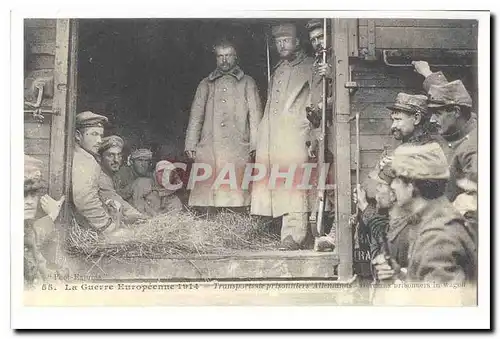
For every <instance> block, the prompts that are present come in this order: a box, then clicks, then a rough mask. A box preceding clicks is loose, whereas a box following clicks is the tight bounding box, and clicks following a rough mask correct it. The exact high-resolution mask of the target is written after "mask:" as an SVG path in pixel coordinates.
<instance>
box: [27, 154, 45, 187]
mask: <svg viewBox="0 0 500 339" xmlns="http://www.w3.org/2000/svg"><path fill="white" fill-rule="evenodd" d="M42 167H43V161H41V160H38V159H35V158H33V157H31V156H29V155H26V154H25V155H24V191H25V192H29V191H35V190H38V189H40V188H43V187H44V183H43V182H42Z"/></svg>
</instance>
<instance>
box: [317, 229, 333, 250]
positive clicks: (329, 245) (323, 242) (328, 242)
mask: <svg viewBox="0 0 500 339" xmlns="http://www.w3.org/2000/svg"><path fill="white" fill-rule="evenodd" d="M336 232H337V227H336V225H335V224H333V225H332V229H331V230H330V232H329V233H328V234H327V235H323V236H321V237H318V238H316V239H314V250H315V251H316V252H331V251H333V250H334V249H335V243H336V241H337V234H336Z"/></svg>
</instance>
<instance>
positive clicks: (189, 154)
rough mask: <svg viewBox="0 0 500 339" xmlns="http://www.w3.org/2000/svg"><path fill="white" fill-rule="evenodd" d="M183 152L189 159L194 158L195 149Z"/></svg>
mask: <svg viewBox="0 0 500 339" xmlns="http://www.w3.org/2000/svg"><path fill="white" fill-rule="evenodd" d="M185 153H186V156H187V157H188V158H189V159H190V160H194V159H195V158H196V151H186V152H185Z"/></svg>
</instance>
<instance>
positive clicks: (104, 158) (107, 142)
mask: <svg viewBox="0 0 500 339" xmlns="http://www.w3.org/2000/svg"><path fill="white" fill-rule="evenodd" d="M122 151H123V139H122V138H120V137H119V136H116V135H111V136H109V137H105V138H103V139H102V143H101V146H100V148H99V154H100V156H101V167H102V171H101V175H100V177H99V196H100V197H101V200H102V201H104V203H105V205H106V206H110V207H113V209H114V211H115V213H121V214H122V215H123V217H124V219H123V221H124V222H125V223H133V222H134V221H136V220H137V219H140V218H144V216H143V215H142V214H141V213H139V211H137V210H136V209H135V208H134V207H132V206H131V205H130V204H129V203H128V202H126V201H125V200H124V199H123V198H122V197H121V196H120V195H119V194H118V193H117V192H116V189H115V184H114V182H113V176H114V175H115V174H116V173H117V172H118V170H119V169H120V167H121V165H122Z"/></svg>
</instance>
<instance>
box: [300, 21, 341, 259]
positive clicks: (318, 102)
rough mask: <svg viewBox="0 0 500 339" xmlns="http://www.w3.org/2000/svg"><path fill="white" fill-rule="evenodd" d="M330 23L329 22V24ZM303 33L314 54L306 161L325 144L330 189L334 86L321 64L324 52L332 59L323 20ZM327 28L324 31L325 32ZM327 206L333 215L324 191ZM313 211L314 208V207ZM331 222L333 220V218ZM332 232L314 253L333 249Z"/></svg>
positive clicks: (329, 71) (328, 68) (330, 199)
mask: <svg viewBox="0 0 500 339" xmlns="http://www.w3.org/2000/svg"><path fill="white" fill-rule="evenodd" d="M328 22H329V20H328ZM306 29H307V30H308V32H309V41H310V42H311V45H312V47H313V50H314V51H315V61H314V64H313V71H312V73H311V79H310V86H311V96H310V106H309V108H308V110H307V111H308V112H307V117H308V119H309V121H310V123H311V132H310V137H309V140H308V141H307V142H306V146H307V147H308V152H309V157H310V158H311V160H313V159H316V157H317V152H318V148H319V143H320V142H325V144H326V145H325V148H326V152H325V153H326V154H325V162H326V163H328V164H330V167H329V171H328V174H327V178H326V182H327V184H329V185H332V184H333V183H334V180H333V178H334V177H335V167H334V166H333V165H332V164H333V154H334V151H335V150H334V143H333V139H332V138H333V135H334V130H333V129H334V126H333V124H332V107H333V98H332V91H331V88H332V86H333V81H334V79H333V74H332V67H331V65H330V64H329V63H328V62H323V51H324V52H326V57H327V60H328V59H329V58H330V57H331V53H330V51H331V48H329V49H326V46H327V44H326V37H325V36H324V31H323V19H312V20H309V21H308V22H307V24H306ZM328 29H329V27H327V31H328ZM323 77H325V78H326V93H325V95H326V97H327V100H326V104H327V106H326V117H327V119H326V120H327V121H326V138H325V139H324V140H325V141H323V140H322V137H321V126H320V122H321V115H322V105H323ZM317 180H318V178H317V177H315V178H313V181H314V182H315V184H317ZM325 193H326V198H327V199H326V205H325V211H329V212H332V210H333V207H334V205H335V203H334V194H333V193H334V191H333V190H326V192H325ZM311 199H312V200H316V199H317V198H316V194H314V191H311ZM312 204H314V205H316V201H313V202H312ZM314 209H315V210H316V209H317V207H316V206H315V207H314ZM332 219H333V218H332ZM335 232H336V227H331V231H330V233H329V234H328V235H327V236H325V237H320V238H319V239H317V240H316V246H315V247H316V249H317V250H326V249H332V250H333V248H334V247H335V246H334V243H335V237H336V235H335Z"/></svg>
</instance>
